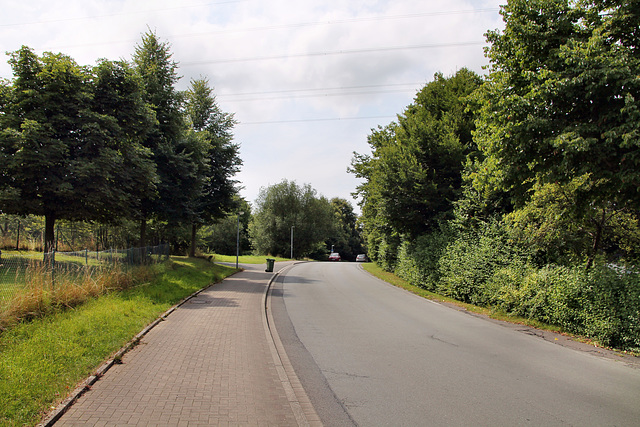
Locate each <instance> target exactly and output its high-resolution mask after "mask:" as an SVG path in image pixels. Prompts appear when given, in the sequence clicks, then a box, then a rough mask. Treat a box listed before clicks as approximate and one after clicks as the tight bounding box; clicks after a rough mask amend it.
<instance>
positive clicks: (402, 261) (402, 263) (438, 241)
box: [395, 227, 453, 291]
mask: <svg viewBox="0 0 640 427" xmlns="http://www.w3.org/2000/svg"><path fill="white" fill-rule="evenodd" d="M452 236H453V233H452V231H451V230H450V229H449V228H448V227H441V228H440V229H439V230H436V231H434V232H432V233H429V234H425V235H423V236H420V237H418V238H417V239H416V240H415V241H408V240H405V241H403V242H402V244H401V245H400V249H399V250H398V263H397V266H396V270H395V274H397V275H398V276H400V277H402V278H403V279H404V280H406V281H408V282H409V283H411V284H412V285H414V286H419V287H422V288H425V289H427V290H430V291H433V290H435V289H436V286H437V284H438V281H439V280H440V274H439V270H438V262H439V260H440V258H441V257H442V254H443V252H444V250H445V248H446V246H447V243H448V242H449V240H450V239H451V238H452Z"/></svg>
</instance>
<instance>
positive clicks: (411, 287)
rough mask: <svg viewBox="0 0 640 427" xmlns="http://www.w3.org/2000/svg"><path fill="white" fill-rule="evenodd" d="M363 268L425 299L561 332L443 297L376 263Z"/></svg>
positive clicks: (503, 313) (525, 319)
mask: <svg viewBox="0 0 640 427" xmlns="http://www.w3.org/2000/svg"><path fill="white" fill-rule="evenodd" d="M363 268H364V269H365V270H366V271H367V272H369V273H370V274H372V275H373V276H375V277H377V278H378V279H381V280H384V281H385V282H387V283H389V284H391V285H393V286H397V287H399V288H402V289H405V290H407V291H409V292H411V293H413V294H416V295H418V296H421V297H423V298H426V299H430V300H433V301H439V302H442V303H446V304H451V305H455V306H457V307H460V308H463V309H465V310H467V311H470V312H472V313H478V314H482V315H484V316H487V317H489V318H491V319H496V320H502V321H505V322H511V323H518V324H521V325H527V326H531V327H534V328H537V329H542V330H546V331H552V332H562V329H561V328H560V327H557V326H553V325H548V324H546V323H542V322H539V321H537V320H533V319H527V318H525V317H518V316H512V315H510V314H507V313H505V312H503V311H500V310H494V309H491V308H484V307H478V306H476V305H473V304H467V303H464V302H460V301H458V300H455V299H453V298H449V297H445V296H442V295H439V294H436V293H434V292H430V291H428V290H426V289H424V288H421V287H419V286H415V285H412V284H410V283H409V282H407V281H406V280H404V279H402V278H400V277H398V276H396V275H395V274H393V273H389V272H388V271H385V270H383V269H382V268H380V267H379V266H378V265H376V264H375V263H372V262H369V263H366V264H363Z"/></svg>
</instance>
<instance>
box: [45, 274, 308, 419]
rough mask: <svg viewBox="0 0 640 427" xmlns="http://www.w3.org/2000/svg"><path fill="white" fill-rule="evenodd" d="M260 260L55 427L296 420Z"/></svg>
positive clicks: (194, 307)
mask: <svg viewBox="0 0 640 427" xmlns="http://www.w3.org/2000/svg"><path fill="white" fill-rule="evenodd" d="M263 268H264V267H261V268H260V269H258V266H256V267H252V268H251V270H247V271H244V272H242V273H239V274H236V275H235V276H232V277H230V278H228V279H226V280H225V281H223V282H222V283H219V284H217V285H215V286H213V287H211V288H209V289H207V290H205V291H204V292H202V293H200V294H199V295H198V296H197V297H194V298H192V299H191V300H189V301H188V302H186V303H185V304H184V305H182V306H181V307H179V308H178V309H177V310H176V311H174V312H173V313H172V314H171V315H170V316H168V317H167V318H166V320H165V321H163V322H160V323H159V324H158V326H156V327H155V328H153V329H152V330H151V331H150V332H149V333H148V334H147V335H145V337H144V338H143V339H142V340H141V342H140V344H139V345H137V346H136V347H135V348H134V349H132V350H131V351H130V352H128V353H127V354H125V356H124V357H123V359H122V362H123V363H122V364H120V365H115V366H114V367H112V368H111V369H110V370H109V371H108V372H107V373H106V374H105V375H104V376H103V377H102V378H101V379H100V380H99V381H98V382H97V383H95V384H94V385H93V386H92V388H91V390H89V391H88V392H86V393H85V394H84V395H83V396H81V397H80V399H79V400H78V401H77V402H76V403H75V404H74V405H73V406H71V408H70V409H69V410H68V412H67V413H66V414H64V415H63V416H62V418H61V419H60V420H59V421H58V422H57V423H56V426H126V425H136V426H168V425H171V426H227V425H230V426H231V425H233V426H237V425H247V426H297V425H299V421H300V420H299V417H298V420H297V419H296V414H295V412H294V409H292V404H291V403H290V399H288V397H287V392H286V391H285V387H284V386H283V382H282V380H281V377H280V376H279V374H278V369H277V366H276V364H275V363H274V358H273V356H272V352H271V350H270V345H271V348H273V345H272V344H269V342H268V341H267V337H266V334H265V329H264V326H263V316H264V311H263V310H262V309H261V303H262V297H263V295H264V292H265V288H266V286H267V283H268V279H269V277H270V274H269V273H265V272H263V271H262V269H263Z"/></svg>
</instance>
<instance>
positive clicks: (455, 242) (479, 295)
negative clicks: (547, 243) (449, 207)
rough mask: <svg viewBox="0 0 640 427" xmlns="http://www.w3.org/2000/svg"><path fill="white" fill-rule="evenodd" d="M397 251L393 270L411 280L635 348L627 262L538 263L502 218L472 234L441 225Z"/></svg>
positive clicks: (638, 332) (638, 278)
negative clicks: (510, 234)
mask: <svg viewBox="0 0 640 427" xmlns="http://www.w3.org/2000/svg"><path fill="white" fill-rule="evenodd" d="M397 254H398V260H397V263H396V265H395V273H396V274H397V275H399V276H400V277H402V278H404V279H405V280H408V281H409V282H411V283H412V284H414V285H417V286H421V287H424V288H426V289H428V290H431V291H436V292H438V293H440V294H443V295H446V296H450V297H453V298H456V299H458V300H460V301H464V302H469V303H473V304H476V305H481V306H485V307H496V308H499V309H502V310H504V311H505V312H507V313H510V314H514V315H518V316H523V317H527V318H530V319H536V320H540V321H542V322H545V323H548V324H553V325H558V326H561V327H562V328H563V329H564V330H565V331H567V332H571V333H576V334H580V335H583V336H586V337H589V338H592V339H594V340H596V341H598V342H599V343H601V344H602V345H607V346H612V347H616V348H621V349H627V350H636V351H637V350H640V274H638V273H637V272H635V271H632V270H630V269H627V268H623V267H619V266H615V265H611V264H605V263H604V262H602V263H600V264H598V265H595V266H594V267H592V268H591V269H589V270H586V269H585V267H584V266H574V267H567V266H557V265H546V266H542V267H540V266H536V265H534V264H533V263H532V262H531V261H530V260H529V257H528V254H527V253H526V250H524V249H523V248H519V247H517V246H516V245H515V244H513V242H512V241H511V240H510V239H509V237H508V235H507V233H506V232H505V231H504V228H503V227H502V226H501V224H500V223H491V224H486V225H485V226H484V227H483V228H482V229H481V230H480V231H479V232H478V233H476V234H456V233H454V232H453V231H451V230H446V229H443V230H439V231H437V232H435V233H432V234H430V235H426V236H422V237H420V238H418V239H417V240H416V241H413V242H403V243H402V244H401V245H400V247H399V250H398V252H397Z"/></svg>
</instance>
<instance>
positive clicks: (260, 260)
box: [211, 254, 290, 264]
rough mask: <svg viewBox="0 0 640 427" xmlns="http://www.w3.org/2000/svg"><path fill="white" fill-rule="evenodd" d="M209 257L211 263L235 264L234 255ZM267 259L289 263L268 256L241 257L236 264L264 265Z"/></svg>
mask: <svg viewBox="0 0 640 427" xmlns="http://www.w3.org/2000/svg"><path fill="white" fill-rule="evenodd" d="M211 257H212V258H211V261H213V262H229V263H235V262H236V256H235V255H218V254H212V255H211ZM267 258H272V259H275V260H276V262H279V261H290V259H289V258H282V257H272V256H269V255H241V256H240V257H239V258H238V262H239V263H240V264H266V262H267Z"/></svg>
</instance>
